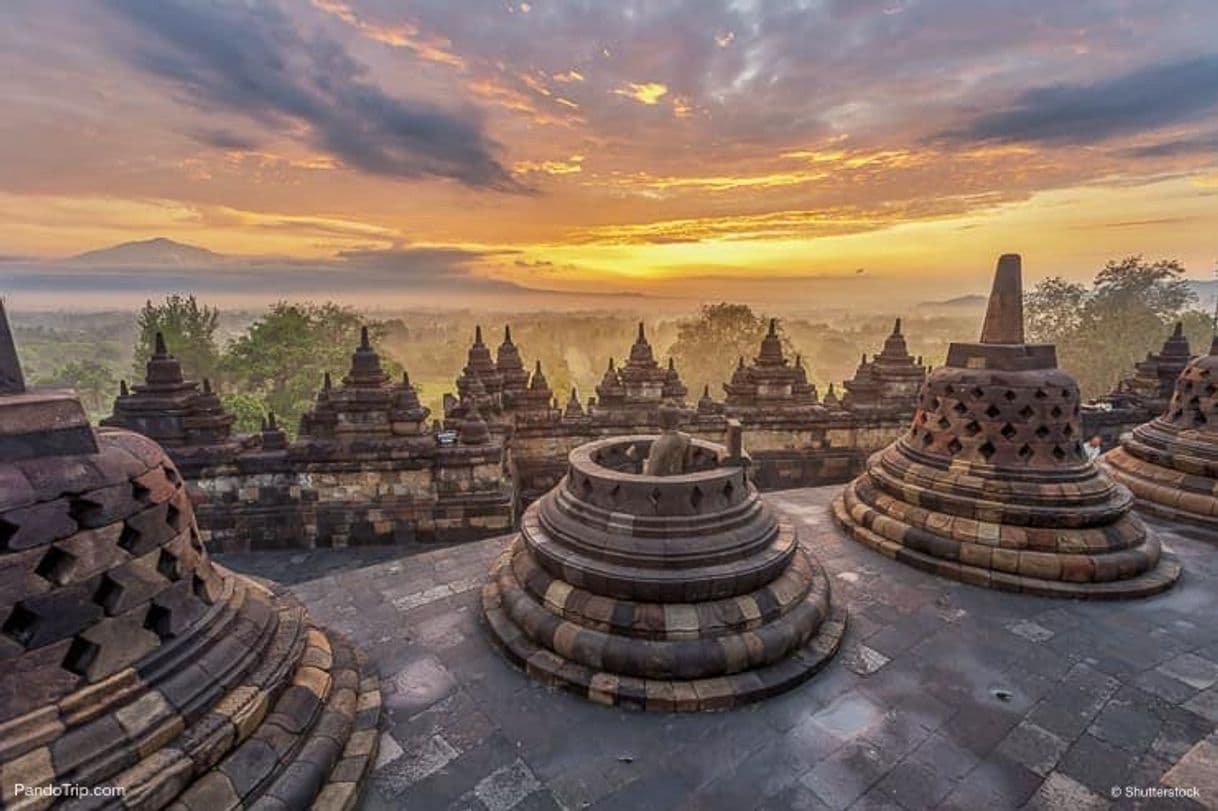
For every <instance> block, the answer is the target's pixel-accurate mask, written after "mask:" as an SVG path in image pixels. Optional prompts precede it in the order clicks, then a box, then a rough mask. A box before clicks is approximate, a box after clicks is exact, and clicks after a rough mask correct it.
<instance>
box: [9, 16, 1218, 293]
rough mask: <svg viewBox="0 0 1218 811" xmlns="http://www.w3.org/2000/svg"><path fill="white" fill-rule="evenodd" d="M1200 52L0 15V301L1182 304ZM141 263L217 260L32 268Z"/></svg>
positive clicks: (1108, 44) (845, 37)
mask: <svg viewBox="0 0 1218 811" xmlns="http://www.w3.org/2000/svg"><path fill="white" fill-rule="evenodd" d="M1216 31H1218V3H1215V2H1214V1H1213V0H1072V1H1071V2H1069V3H1063V2H1061V1H1060V0H1051V1H1045V0H804V1H802V2H793V1H788V0H766V1H765V2H762V0H683V1H682V0H674V1H673V2H667V1H665V0H649V1H646V2H643V1H640V2H613V3H609V2H592V1H591V0H584V1H583V2H550V1H548V0H535V1H534V0H529V1H528V2H523V1H522V0H508V1H507V2H504V0H499V1H498V2H480V1H479V0H468V1H466V2H460V3H453V2H450V1H449V0H434V2H433V1H432V0H422V1H420V2H402V1H401V0H292V1H291V2H286V0H285V2H274V1H273V0H265V2H255V0H234V1H232V2H229V1H227V0H214V1H213V2H201V1H199V0H94V1H90V2H86V1H85V0H61V1H59V2H54V3H46V2H39V1H38V0H9V2H5V3H4V4H2V5H0V98H3V100H4V115H3V116H0V285H3V286H6V287H7V288H8V292H9V295H11V296H13V297H14V298H15V303H16V304H17V305H18V306H19V305H20V304H21V303H22V299H23V297H25V298H26V300H28V301H32V300H33V299H34V298H36V297H37V294H38V293H39V292H40V291H41V292H42V293H44V294H47V295H50V296H51V298H52V300H63V299H64V297H65V296H67V295H68V294H69V291H72V290H86V291H88V295H94V294H96V295H97V296H98V300H99V301H100V300H101V299H102V298H104V296H103V295H102V290H103V289H104V290H105V291H108V292H110V293H112V294H114V295H117V296H119V297H121V296H122V295H124V294H125V293H126V292H131V293H132V294H135V293H139V294H141V295H142V294H143V293H144V292H147V291H148V290H152V289H156V288H158V287H165V286H173V287H183V286H192V285H193V286H197V287H199V288H200V289H203V290H207V289H211V290H214V291H217V294H218V295H219V294H224V295H229V296H230V297H235V298H236V299H239V300H252V299H254V298H258V297H267V296H270V297H280V296H289V297H290V296H292V295H296V294H299V295H326V294H334V295H337V296H339V297H345V298H347V299H351V300H355V299H359V298H360V297H361V296H362V297H363V298H364V299H365V300H373V301H376V302H379V303H386V302H389V301H393V302H395V303H396V302H398V301H399V300H400V301H401V302H402V303H407V302H408V301H409V300H410V299H411V297H412V296H416V297H423V298H426V297H427V296H430V295H432V294H447V295H448V296H450V297H456V298H458V299H461V298H462V297H467V298H468V296H473V295H480V296H483V297H487V298H490V299H499V298H502V297H505V296H511V295H514V294H516V293H519V292H520V291H522V290H524V291H546V295H558V294H559V293H566V294H578V295H595V296H602V297H606V298H605V300H606V301H614V302H620V301H626V302H629V301H630V300H631V297H634V296H643V297H654V298H657V299H664V298H673V299H688V298H694V299H702V300H718V299H721V298H728V299H732V298H734V299H753V300H770V301H780V302H781V301H787V302H791V301H799V302H802V303H804V304H808V303H810V302H815V301H816V300H818V299H822V298H823V299H824V300H826V301H845V302H849V301H864V300H873V301H891V300H892V299H893V298H894V297H905V296H908V297H912V298H915V299H917V300H923V299H927V298H934V297H942V296H949V295H954V294H960V293H968V292H983V291H984V290H985V288H986V287H987V281H988V277H989V274H990V273H991V270H992V267H993V262H994V259H995V258H996V257H997V255H998V254H1000V253H1004V252H1020V253H1022V254H1023V255H1024V260H1025V273H1026V274H1027V275H1028V280H1029V282H1031V281H1035V279H1036V278H1039V277H1043V276H1047V275H1062V276H1066V277H1068V278H1074V279H1086V278H1089V277H1091V276H1092V275H1093V274H1094V273H1095V271H1096V270H1097V269H1098V268H1099V267H1100V266H1102V265H1103V263H1104V261H1106V260H1107V259H1110V258H1116V257H1119V256H1123V255H1126V254H1129V253H1141V254H1144V255H1146V256H1148V257H1153V258H1158V257H1174V258H1178V259H1180V260H1182V261H1183V262H1184V263H1185V264H1186V266H1187V267H1188V269H1189V271H1190V274H1191V275H1192V276H1194V277H1195V278H1209V277H1210V274H1211V269H1212V268H1214V266H1215V262H1216V261H1218V236H1216V235H1218V44H1216V42H1218V41H1216V40H1215V37H1214V33H1215V32H1216ZM153 237H166V238H169V239H172V240H176V241H178V242H182V243H186V244H189V245H194V246H199V247H202V248H205V249H208V250H210V251H213V252H215V253H216V254H219V255H220V256H219V257H218V258H216V259H215V261H210V262H205V263H203V264H201V265H199V266H197V267H196V266H191V267H189V268H186V269H183V270H181V271H180V272H179V273H177V274H176V275H175V274H166V273H165V272H164V268H163V267H160V266H159V263H157V262H149V263H148V264H158V267H155V268H150V267H141V266H139V263H136V265H135V266H128V265H123V266H122V267H114V266H100V265H105V264H106V263H96V262H82V261H76V262H67V263H65V262H63V261H62V260H63V258H64V257H69V256H72V255H74V254H78V253H81V252H85V251H90V250H94V249H98V248H104V247H106V246H109V245H113V244H116V243H123V242H127V241H136V240H145V239H149V238H153ZM111 264H113V263H111ZM0 292H4V291H0ZM44 298H45V296H44Z"/></svg>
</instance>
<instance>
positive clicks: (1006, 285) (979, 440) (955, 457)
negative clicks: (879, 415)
mask: <svg viewBox="0 0 1218 811" xmlns="http://www.w3.org/2000/svg"><path fill="white" fill-rule="evenodd" d="M1079 414H1080V410H1079V389H1078V384H1077V383H1076V382H1075V380H1074V378H1072V377H1071V376H1070V375H1069V374H1068V373H1066V372H1064V371H1062V370H1061V369H1059V368H1057V353H1056V351H1055V348H1054V347H1053V346H1051V345H1037V344H1028V343H1025V341H1024V332H1023V298H1022V283H1021V269H1020V258H1019V256H1018V255H1014V254H1008V255H1005V256H1003V257H1001V258H1000V259H999V261H998V270H997V273H996V275H995V278H994V287H993V291H992V292H991V294H990V301H989V308H988V310H987V312H986V317H985V323H984V325H983V327H982V331H981V340H980V341H979V342H977V343H953V344H952V345H951V347H950V348H949V350H948V356H947V363H946V365H944V366H943V367H941V368H939V369H936V370H935V371H934V372H933V373H931V375H930V376H929V377H928V378H927V380H926V384H925V385H924V386H923V388H922V391H921V394H920V401H919V403H918V409H917V412H916V413H915V416H914V419H913V423H912V425H911V426H910V428H909V430H908V431H907V432H906V433H905V434H904V435H903V436H902V437H901V438H900V439H898V440H897V441H896V442H895V443H893V444H892V445H891V446H889V447H888V448H887V449H885V450H883V451H881V452H879V453H877V454H876V455H874V456H873V457H872V458H871V460H870V461H869V462H868V466H867V470H866V472H864V474H863V475H862V476H860V477H859V478H858V479H856V480H855V481H854V482H852V483H851V484H849V485H848V486H847V487H846V489H845V492H844V493H843V495H842V496H841V497H840V498H839V499H838V500H837V501H836V502H835V504H834V513H835V515H836V517H837V520H838V521H839V523H841V525H842V526H843V527H844V528H845V529H846V531H847V532H849V534H850V535H851V536H852V537H853V538H855V539H856V540H858V541H861V542H862V543H864V544H866V545H868V546H870V547H872V548H873V549H876V550H877V551H879V552H882V553H883V554H885V555H888V556H889V557H893V558H896V559H897V560H900V561H902V562H904V563H908V564H910V565H913V566H916V567H918V568H922V569H926V570H929V571H932V572H935V573H937V574H941V575H944V576H946V577H952V578H955V579H958V580H963V581H965V582H968V583H973V584H976V585H981V586H989V587H992V588H997V589H1003V590H1009V591H1021V592H1027V593H1033V594H1040V595H1045V596H1055V597H1086V598H1120V597H1140V596H1145V595H1149V594H1154V593H1156V592H1159V591H1162V590H1163V589H1166V588H1168V587H1170V586H1171V585H1172V583H1173V582H1175V580H1176V578H1177V577H1178V576H1179V572H1180V569H1179V565H1178V564H1177V563H1176V561H1175V560H1174V558H1172V557H1170V556H1168V555H1166V554H1164V553H1163V552H1162V550H1161V549H1160V546H1159V542H1158V540H1157V539H1156V538H1155V537H1154V535H1152V534H1151V533H1150V532H1149V531H1148V530H1147V528H1146V526H1145V525H1144V524H1143V523H1142V522H1141V521H1140V520H1139V519H1138V518H1137V517H1136V516H1135V515H1133V514H1132V513H1131V512H1130V508H1131V506H1132V501H1133V498H1132V496H1131V494H1130V493H1129V491H1128V490H1127V489H1126V488H1125V487H1123V486H1121V485H1119V484H1117V483H1115V482H1113V481H1112V479H1111V478H1109V477H1108V476H1107V475H1106V474H1105V473H1104V472H1103V471H1102V470H1101V469H1100V468H1099V466H1097V465H1096V464H1094V463H1092V462H1089V461H1087V459H1086V457H1085V455H1084V453H1083V448H1082V440H1083V439H1084V437H1083V436H1082V435H1081V430H1080V421H1079Z"/></svg>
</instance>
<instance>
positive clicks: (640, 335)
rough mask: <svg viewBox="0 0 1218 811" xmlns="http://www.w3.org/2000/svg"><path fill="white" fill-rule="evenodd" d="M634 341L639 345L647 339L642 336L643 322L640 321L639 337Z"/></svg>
mask: <svg viewBox="0 0 1218 811" xmlns="http://www.w3.org/2000/svg"><path fill="white" fill-rule="evenodd" d="M636 340H637V341H638V342H639V343H643V341H646V340H647V338H646V337H644V335H643V322H642V321H640V322H639V337H638V338H637V339H636Z"/></svg>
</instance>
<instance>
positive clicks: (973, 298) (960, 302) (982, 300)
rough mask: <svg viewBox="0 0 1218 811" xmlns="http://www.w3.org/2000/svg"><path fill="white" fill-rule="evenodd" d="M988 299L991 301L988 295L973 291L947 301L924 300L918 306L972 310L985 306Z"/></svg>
mask: <svg viewBox="0 0 1218 811" xmlns="http://www.w3.org/2000/svg"><path fill="white" fill-rule="evenodd" d="M987 301H989V299H988V298H987V297H985V296H983V295H980V294H978V293H973V294H970V295H967V296H956V297H955V298H949V299H947V300H946V301H923V302H920V303H919V304H918V307H920V308H932V309H936V310H971V309H975V308H979V307H984V306H985V305H986V302H987Z"/></svg>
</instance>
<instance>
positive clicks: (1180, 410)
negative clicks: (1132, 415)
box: [1103, 336, 1218, 529]
mask: <svg viewBox="0 0 1218 811" xmlns="http://www.w3.org/2000/svg"><path fill="white" fill-rule="evenodd" d="M1103 464H1104V466H1105V467H1106V468H1107V469H1108V471H1109V472H1110V473H1111V474H1112V475H1113V477H1114V478H1116V480H1117V481H1119V482H1121V484H1124V485H1125V486H1126V487H1128V488H1129V489H1130V490H1131V491H1132V492H1133V494H1134V497H1135V498H1136V499H1137V504H1138V507H1139V508H1140V509H1143V510H1145V511H1146V512H1148V513H1151V514H1153V515H1159V516H1162V517H1165V518H1170V519H1174V520H1183V521H1188V522H1191V523H1195V524H1200V525H1202V526H1206V527H1210V528H1213V529H1218V336H1215V337H1214V341H1213V343H1212V344H1211V345H1210V351H1209V354H1207V355H1201V356H1200V357H1197V358H1195V359H1193V360H1192V362H1190V363H1189V364H1188V365H1187V366H1185V367H1184V371H1182V372H1181V373H1180V376H1179V377H1178V378H1177V379H1176V386H1175V390H1174V391H1173V392H1172V396H1171V401H1170V402H1169V403H1168V405H1167V410H1166V411H1165V412H1164V413H1163V414H1162V416H1159V417H1156V418H1155V419H1153V420H1151V421H1150V422H1148V423H1145V424H1143V425H1139V426H1138V427H1137V428H1134V429H1133V431H1131V432H1130V433H1129V434H1127V435H1125V436H1124V437H1123V438H1122V440H1121V446H1120V447H1119V448H1115V449H1113V450H1111V451H1109V452H1108V453H1107V454H1105V455H1104V457H1103Z"/></svg>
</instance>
